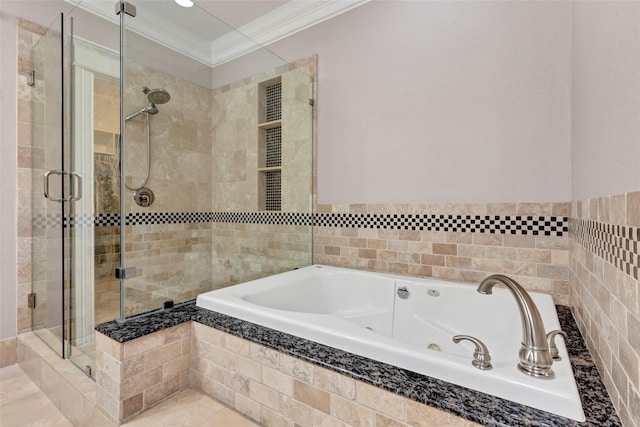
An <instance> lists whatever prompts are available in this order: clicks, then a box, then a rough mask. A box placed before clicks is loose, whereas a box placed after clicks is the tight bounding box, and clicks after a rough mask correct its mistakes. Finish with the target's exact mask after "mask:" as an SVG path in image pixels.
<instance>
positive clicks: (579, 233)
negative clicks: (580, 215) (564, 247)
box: [569, 218, 640, 279]
mask: <svg viewBox="0 0 640 427" xmlns="http://www.w3.org/2000/svg"><path fill="white" fill-rule="evenodd" d="M569 235H570V236H571V237H573V239H574V240H575V241H576V242H577V243H578V244H579V245H581V246H583V247H584V248H585V249H587V250H589V251H591V252H593V253H594V254H596V255H598V256H599V257H600V258H602V259H604V260H606V261H607V262H610V263H611V264H613V265H615V266H616V268H618V269H620V270H621V271H623V272H624V273H626V274H628V275H629V276H631V277H633V278H635V279H639V278H640V228H637V227H626V226H624V225H613V224H605V223H602V222H598V221H593V220H587V219H576V218H571V219H570V220H569Z"/></svg>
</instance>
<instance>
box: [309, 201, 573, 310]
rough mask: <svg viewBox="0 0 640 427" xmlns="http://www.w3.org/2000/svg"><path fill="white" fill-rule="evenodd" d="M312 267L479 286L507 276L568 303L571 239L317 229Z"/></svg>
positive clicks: (508, 210) (338, 209)
mask: <svg viewBox="0 0 640 427" xmlns="http://www.w3.org/2000/svg"><path fill="white" fill-rule="evenodd" d="M569 207H570V206H569V203H519V204H515V203H513V204H455V205H454V204H446V205H319V206H318V207H317V211H318V212H319V213H321V214H322V213H327V214H329V213H330V214H372V215H374V214H375V215H387V214H389V215H394V214H397V215H403V214H404V215H407V214H412V215H414V216H415V215H445V216H448V215H452V216H453V217H454V218H455V216H456V215H463V216H464V215H474V216H475V215H480V216H485V215H490V216H500V217H502V218H504V217H506V216H511V217H515V216H523V217H526V216H533V217H540V216H543V217H558V218H563V217H566V216H568V213H569ZM313 233H314V236H313V260H314V263H317V264H327V265H333V266H338V267H351V268H359V269H365V270H372V271H380V272H390V273H398V274H408V275H413V276H429V277H438V278H442V279H446V280H456V281H463V282H471V283H478V282H479V281H481V280H482V279H484V278H485V277H487V276H488V275H490V274H496V273H502V274H507V275H509V276H510V277H513V278H514V279H516V280H517V281H518V282H519V283H520V284H521V285H522V286H524V287H525V288H526V289H528V290H533V291H540V292H544V293H548V294H551V295H552V296H553V298H554V300H555V302H556V303H559V304H567V303H568V288H569V266H568V263H569V257H568V249H569V237H568V233H566V232H564V233H563V235H562V236H557V235H555V233H553V234H554V235H550V236H546V235H531V233H529V234H527V235H525V234H522V233H521V232H518V234H509V233H506V234H501V233H498V232H496V233H489V232H486V233H480V232H462V231H456V232H453V231H435V230H431V231H428V230H422V231H420V230H412V229H408V230H405V229H398V228H376V226H375V225H372V226H370V227H359V226H356V227H354V226H315V227H314V229H313Z"/></svg>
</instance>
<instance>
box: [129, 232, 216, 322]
mask: <svg viewBox="0 0 640 427" xmlns="http://www.w3.org/2000/svg"><path fill="white" fill-rule="evenodd" d="M211 226H212V224H210V223H186V224H150V225H130V226H126V233H127V236H126V237H127V240H126V248H127V249H126V250H127V253H126V256H127V262H128V264H129V265H132V266H136V268H137V271H138V276H137V277H134V278H132V279H129V280H127V281H126V288H125V298H126V304H125V306H126V307H125V312H126V315H127V316H129V315H133V314H138V313H142V312H145V311H149V310H152V309H157V308H159V307H162V303H163V302H164V301H166V300H173V301H175V302H176V303H178V302H182V301H187V300H190V299H194V298H195V297H196V296H197V295H198V294H199V293H202V292H204V291H208V290H211V288H212V283H213V282H212V272H211V242H212V236H211Z"/></svg>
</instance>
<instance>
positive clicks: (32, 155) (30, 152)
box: [16, 19, 61, 333]
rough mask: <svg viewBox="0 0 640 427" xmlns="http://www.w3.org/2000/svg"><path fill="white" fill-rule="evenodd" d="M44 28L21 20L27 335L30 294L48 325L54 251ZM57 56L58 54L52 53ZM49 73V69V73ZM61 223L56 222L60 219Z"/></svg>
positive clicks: (21, 289) (21, 272)
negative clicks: (45, 178)
mask: <svg viewBox="0 0 640 427" xmlns="http://www.w3.org/2000/svg"><path fill="white" fill-rule="evenodd" d="M45 30H46V28H44V27H42V26H39V25H36V24H34V23H31V22H29V21H26V20H22V19H18V28H17V40H18V78H17V84H18V91H17V93H18V99H17V104H18V111H17V118H18V124H17V135H18V171H17V172H18V180H17V181H18V191H17V193H18V212H17V214H18V254H17V258H18V276H17V284H16V285H17V330H18V333H21V332H25V331H29V330H30V329H31V326H32V316H31V315H32V310H31V309H30V308H28V307H27V295H28V294H29V293H31V292H32V290H34V291H35V292H38V293H39V295H40V297H39V302H40V304H41V305H40V308H41V309H40V310H38V312H37V313H35V318H34V319H33V320H34V322H35V324H36V325H44V324H45V323H46V322H47V319H46V318H41V317H38V316H39V315H40V314H46V312H47V310H46V306H47V299H48V298H47V293H46V287H45V286H44V284H45V283H46V280H47V268H48V266H47V262H46V259H47V253H48V250H49V249H50V246H51V245H50V241H49V240H50V239H48V236H47V233H46V228H45V227H44V225H45V223H46V220H47V217H46V215H45V213H46V208H45V204H44V198H43V197H42V193H43V184H42V174H43V173H44V169H45V150H44V142H45V135H46V138H51V140H52V141H55V138H56V135H51V132H49V131H48V128H47V126H46V123H45V122H44V111H45V102H46V100H45V97H44V87H45V84H46V80H47V79H50V78H51V77H48V74H46V73H47V72H48V68H47V67H45V57H44V55H43V51H45V50H46V49H47V46H44V44H45V42H44V41H41V36H42V35H43V34H44V33H45ZM39 41H40V47H39V53H40V55H38V56H37V58H36V59H37V63H35V62H32V60H31V49H32V48H33V46H34V45H36V43H38V42H39ZM53 50H54V51H55V49H53ZM34 68H36V69H38V70H39V71H44V72H43V73H37V74H36V84H35V86H34V87H30V86H28V85H27V72H28V71H29V70H31V69H34ZM49 71H50V70H49ZM60 219H61V218H58V220H60Z"/></svg>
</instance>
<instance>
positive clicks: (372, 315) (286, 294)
mask: <svg viewBox="0 0 640 427" xmlns="http://www.w3.org/2000/svg"><path fill="white" fill-rule="evenodd" d="M394 292H395V289H394V288H393V287H392V286H389V278H387V277H383V276H381V277H375V276H372V275H370V274H350V273H347V272H340V271H332V272H330V273H329V274H326V275H316V276H294V275H287V274H283V275H281V281H279V282H278V283H273V284H265V286H263V287H262V288H261V290H259V291H257V292H255V293H250V292H245V293H244V294H242V293H240V294H238V296H239V297H240V298H241V299H242V300H243V301H246V302H248V303H251V304H256V305H258V306H262V307H268V308H272V309H275V310H283V311H290V312H299V313H309V314H323V315H329V316H337V317H340V318H343V319H347V320H349V321H351V322H354V323H356V324H357V325H360V326H362V327H363V328H366V329H368V330H372V331H375V332H377V333H379V334H381V335H383V336H386V337H392V336H393V332H392V328H393V313H394V303H393V301H394Z"/></svg>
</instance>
